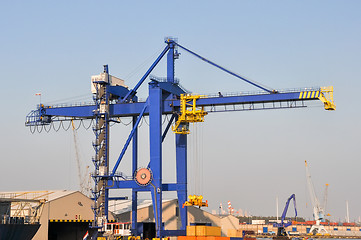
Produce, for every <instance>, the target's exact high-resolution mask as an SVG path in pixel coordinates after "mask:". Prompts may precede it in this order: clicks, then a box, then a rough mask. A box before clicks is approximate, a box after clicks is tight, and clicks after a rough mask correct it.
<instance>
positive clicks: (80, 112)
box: [40, 89, 319, 120]
mask: <svg viewBox="0 0 361 240" xmlns="http://www.w3.org/2000/svg"><path fill="white" fill-rule="evenodd" d="M315 91H319V89H313V90H304V91H302V90H301V91H294V92H284V93H275V94H273V93H272V94H258V95H256V94H255V95H239V96H224V97H205V98H200V99H198V100H197V106H200V107H202V106H204V107H206V106H221V105H236V104H248V103H269V102H286V101H311V100H319V99H318V98H317V97H315V96H313V97H312V96H310V97H307V96H306V97H305V98H304V97H303V95H305V94H304V93H312V92H315ZM306 95H308V94H306ZM310 95H311V94H310ZM160 105H162V109H163V112H162V114H172V113H173V112H174V108H177V107H179V106H180V101H179V100H165V101H163V102H161V103H160ZM143 107H144V102H136V103H119V104H111V105H110V110H109V112H110V117H132V116H137V115H139V114H140V113H141V111H142V110H143ZM93 110H95V106H94V105H86V106H73V107H48V108H47V107H45V108H44V109H43V111H42V112H43V113H42V114H43V116H45V115H47V116H61V117H69V118H71V117H76V118H85V119H92V118H94V115H93ZM144 115H145V116H146V115H149V109H147V110H146V111H145V112H144ZM40 116H41V115H40ZM69 120H71V119H69Z"/></svg>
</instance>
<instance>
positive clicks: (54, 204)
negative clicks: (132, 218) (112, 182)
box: [8, 190, 114, 240]
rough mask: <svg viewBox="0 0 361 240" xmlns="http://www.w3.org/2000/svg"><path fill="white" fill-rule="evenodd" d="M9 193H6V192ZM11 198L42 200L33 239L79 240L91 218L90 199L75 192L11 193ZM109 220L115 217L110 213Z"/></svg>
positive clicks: (92, 216) (92, 217)
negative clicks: (38, 225)
mask: <svg viewBox="0 0 361 240" xmlns="http://www.w3.org/2000/svg"><path fill="white" fill-rule="evenodd" d="M8 194H9V193H8ZM11 194H12V196H13V197H14V198H23V199H44V200H45V204H44V205H43V208H42V211H41V215H40V224H41V226H40V228H39V230H38V232H37V233H36V234H35V236H34V238H33V240H69V239H82V238H83V236H84V234H85V233H86V231H87V229H88V227H89V224H91V222H92V221H93V219H94V213H93V211H92V208H91V206H92V205H93V203H94V202H93V200H91V199H90V198H88V197H87V196H85V195H84V194H82V193H80V192H78V191H67V190H55V191H34V192H13V193H11ZM109 220H114V217H113V215H112V214H111V213H110V212H109Z"/></svg>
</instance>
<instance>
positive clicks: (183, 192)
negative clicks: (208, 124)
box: [175, 134, 188, 231]
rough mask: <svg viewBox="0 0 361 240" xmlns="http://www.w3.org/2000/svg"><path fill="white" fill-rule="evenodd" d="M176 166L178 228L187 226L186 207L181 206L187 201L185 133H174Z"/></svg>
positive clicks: (183, 228) (184, 228)
mask: <svg viewBox="0 0 361 240" xmlns="http://www.w3.org/2000/svg"><path fill="white" fill-rule="evenodd" d="M175 138H176V140H175V144H176V166H177V185H178V186H177V195H178V207H179V213H180V218H181V223H182V226H181V227H180V230H184V231H185V230H186V228H187V207H184V208H183V207H181V206H182V204H183V203H185V202H186V201H187V195H188V193H187V134H175Z"/></svg>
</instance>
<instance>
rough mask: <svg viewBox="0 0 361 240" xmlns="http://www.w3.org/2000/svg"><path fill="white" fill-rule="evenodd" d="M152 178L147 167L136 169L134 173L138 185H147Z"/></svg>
mask: <svg viewBox="0 0 361 240" xmlns="http://www.w3.org/2000/svg"><path fill="white" fill-rule="evenodd" d="M151 178H152V174H151V173H150V171H149V169H147V168H141V169H139V170H138V171H137V174H136V175H135V179H136V180H137V182H138V183H139V184H140V185H147V184H148V183H149V182H150V180H151Z"/></svg>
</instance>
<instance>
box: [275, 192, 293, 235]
mask: <svg viewBox="0 0 361 240" xmlns="http://www.w3.org/2000/svg"><path fill="white" fill-rule="evenodd" d="M292 199H293V206H294V208H295V220H296V217H297V208H296V195H295V194H292V195H291V196H290V197H289V198H288V199H287V201H286V205H285V208H284V209H283V213H282V216H281V223H274V224H273V226H274V227H276V228H277V237H288V234H287V231H286V227H288V226H291V225H292V222H287V223H286V222H285V220H286V215H287V211H288V206H289V205H290V201H291V200H292ZM276 239H277V238H276Z"/></svg>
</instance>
